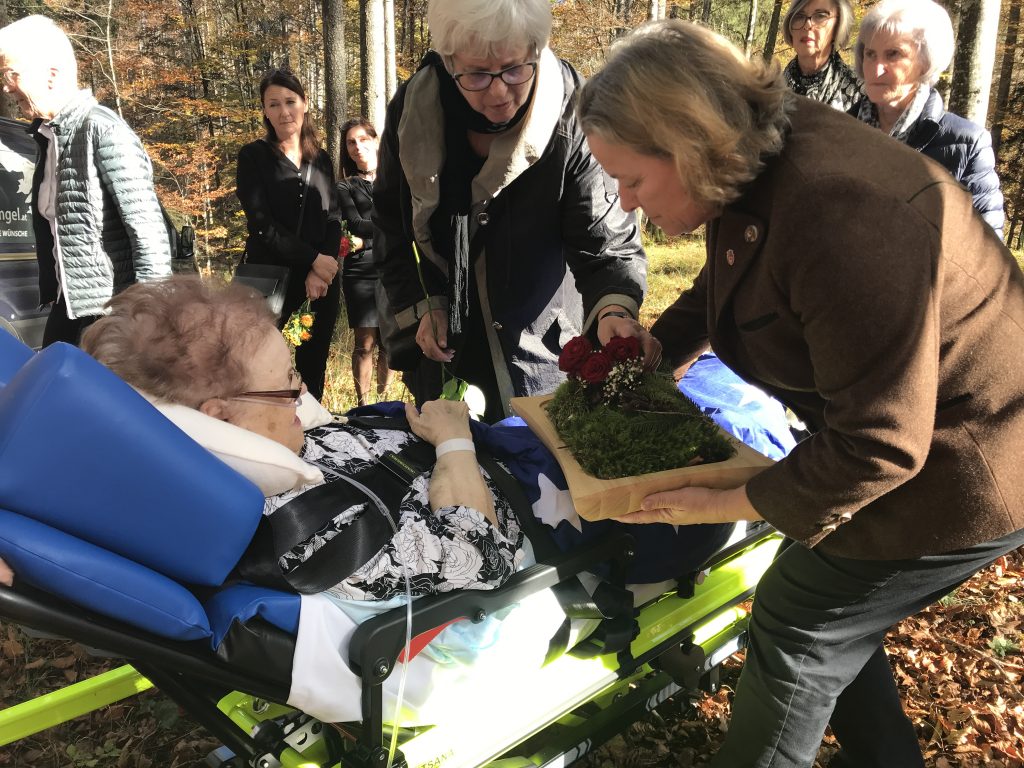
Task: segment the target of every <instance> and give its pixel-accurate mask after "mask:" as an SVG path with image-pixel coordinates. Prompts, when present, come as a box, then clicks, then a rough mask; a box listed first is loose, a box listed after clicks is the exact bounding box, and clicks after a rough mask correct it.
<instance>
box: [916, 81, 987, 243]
mask: <svg viewBox="0 0 1024 768" xmlns="http://www.w3.org/2000/svg"><path fill="white" fill-rule="evenodd" d="M907 145H908V146H910V147H912V148H914V149H916V150H918V151H919V152H920V153H921V154H923V155H925V156H927V157H930V158H932V159H933V160H936V161H938V162H939V163H941V164H942V165H943V167H945V168H946V170H948V171H949V172H950V173H951V174H953V178H955V179H956V180H957V181H959V182H960V183H961V184H963V185H964V186H965V187H967V189H968V191H970V193H971V197H972V198H973V199H974V207H975V208H976V209H977V211H978V212H979V213H980V214H981V215H982V217H983V218H984V219H985V221H987V222H988V223H989V225H990V226H991V227H992V229H994V230H995V231H996V234H997V235H999V237H1000V238H1001V237H1002V236H1003V220H1004V217H1003V192H1002V190H1001V189H1000V188H999V176H997V175H996V157H995V154H994V153H993V152H992V136H991V135H990V134H989V132H988V131H986V130H985V129H984V128H982V127H981V126H980V125H978V124H976V123H972V122H971V121H970V120H967V119H965V118H963V117H960V116H959V115H954V114H953V113H952V112H947V111H946V109H945V107H944V106H943V105H942V96H940V95H939V93H938V91H934V90H933V91H932V92H931V93H930V94H929V95H928V101H926V102H925V105H924V111H923V112H922V113H921V117H920V118H918V121H917V123H916V124H915V125H914V127H913V128H911V130H910V134H909V135H908V136H907Z"/></svg>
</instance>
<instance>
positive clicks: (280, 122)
mask: <svg viewBox="0 0 1024 768" xmlns="http://www.w3.org/2000/svg"><path fill="white" fill-rule="evenodd" d="M260 101H261V103H262V105H263V124H264V125H265V126H266V129H267V132H266V135H265V136H264V137H263V138H261V139H258V140H257V141H254V142H252V143H250V144H246V145H245V146H244V147H242V149H241V151H240V152H239V153H238V182H237V186H238V189H237V194H238V199H239V200H240V201H241V203H242V209H243V210H244V211H245V217H246V225H247V227H248V230H249V236H248V238H247V239H246V241H245V257H244V258H245V260H246V261H248V262H251V263H253V264H278V265H284V266H288V267H290V268H291V275H290V279H289V282H288V292H287V295H286V297H285V302H284V308H283V310H282V312H281V318H282V322H283V321H284V320H286V319H287V318H288V316H289V315H290V314H291V313H292V312H294V311H295V310H296V309H298V307H299V305H301V304H302V302H304V301H305V300H306V299H307V298H308V299H311V300H312V302H313V304H312V308H313V311H314V312H315V313H316V321H315V324H314V327H313V337H312V339H310V340H309V341H306V342H305V343H304V344H302V346H300V347H299V348H298V349H297V350H296V352H295V367H296V369H297V370H298V372H299V374H301V376H302V379H303V381H305V382H306V386H307V387H308V388H309V391H310V392H311V393H312V394H313V395H314V396H315V397H316V398H318V399H319V398H321V397H322V396H323V390H324V373H325V371H326V369H327V354H328V352H329V351H330V346H331V336H332V335H333V333H334V323H335V321H336V320H337V319H338V307H339V305H340V302H341V290H340V287H339V285H338V281H337V280H335V277H336V275H337V273H338V247H339V245H340V242H341V211H340V209H339V208H338V198H337V194H336V192H335V188H334V168H333V166H332V165H331V160H330V158H329V157H328V156H327V153H326V152H324V150H323V149H322V148H321V147H320V142H319V140H318V138H317V135H316V130H315V128H314V127H313V124H312V121H311V120H310V118H309V114H308V112H309V105H308V104H307V103H306V91H305V89H304V88H303V87H302V83H300V82H299V80H298V79H297V78H296V77H295V75H293V74H292V73H291V72H288V71H287V70H283V69H273V70H271V71H269V72H268V73H267V74H266V75H264V76H263V80H262V81H261V82H260Z"/></svg>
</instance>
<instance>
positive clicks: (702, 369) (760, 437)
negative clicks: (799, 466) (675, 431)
mask: <svg viewBox="0 0 1024 768" xmlns="http://www.w3.org/2000/svg"><path fill="white" fill-rule="evenodd" d="M679 391H680V392H682V393H683V394H684V395H686V396H687V397H689V398H690V399H691V400H693V402H695V403H696V404H697V406H698V407H699V408H700V409H701V410H702V411H703V412H704V413H706V414H707V415H708V416H710V417H711V418H712V419H714V420H715V422H716V423H717V424H718V425H719V426H721V427H722V429H724V430H726V431H727V432H729V433H731V434H733V435H735V436H736V437H737V438H738V439H739V440H742V441H743V442H744V443H746V444H747V445H749V446H750V447H751V448H753V449H754V450H755V451H759V452H760V453H763V454H764V455H765V456H767V457H768V458H770V459H776V460H778V459H781V458H782V457H784V456H785V455H786V454H788V453H789V452H790V451H791V450H792V449H793V447H794V446H795V445H796V440H795V439H794V438H793V434H792V433H791V432H790V431H789V423H788V422H787V420H786V409H785V408H784V407H783V405H782V403H780V402H779V401H778V400H775V399H774V398H772V397H769V396H768V395H766V394H765V393H764V392H763V391H761V390H760V389H758V388H757V387H754V386H751V385H750V384H747V382H745V381H744V380H743V379H741V378H740V377H739V376H737V375H736V374H735V373H733V372H732V371H731V370H730V369H729V368H727V367H726V366H725V364H724V363H723V362H722V361H721V360H719V359H718V357H717V356H715V355H710V354H709V355H701V356H700V357H699V358H698V359H697V362H695V363H694V364H693V365H691V366H690V369H689V370H688V371H687V372H686V375H685V376H684V377H683V378H682V380H681V381H680V382H679Z"/></svg>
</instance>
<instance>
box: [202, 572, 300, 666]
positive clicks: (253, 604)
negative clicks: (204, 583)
mask: <svg viewBox="0 0 1024 768" xmlns="http://www.w3.org/2000/svg"><path fill="white" fill-rule="evenodd" d="M299 602H300V598H299V596H298V595H296V594H291V593H288V592H281V591H279V590H276V589H268V588H267V587H257V586H254V585H252V584H232V585H231V586H230V587H225V588H224V589H222V590H220V591H219V592H217V593H216V594H215V595H214V596H213V597H211V598H210V599H209V600H207V601H206V603H205V604H204V607H205V608H206V613H207V614H208V615H209V617H210V627H211V628H212V629H213V637H212V638H211V639H210V643H211V645H212V646H213V649H214V650H217V648H218V647H219V646H220V644H221V641H223V640H224V636H225V635H226V634H227V633H228V630H230V629H231V624H232V623H233V622H236V621H237V622H239V623H241V624H245V622H247V621H249V619H251V618H252V617H253V616H259V617H260V618H262V619H263V620H265V621H267V622H269V623H270V624H273V625H274V626H275V627H277V628H278V629H281V630H284V631H285V632H287V633H289V634H292V635H294V634H297V633H298V631H299Z"/></svg>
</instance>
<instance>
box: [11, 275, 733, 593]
mask: <svg viewBox="0 0 1024 768" xmlns="http://www.w3.org/2000/svg"><path fill="white" fill-rule="evenodd" d="M82 347H83V349H84V350H85V351H86V352H88V353H90V354H91V355H92V356H93V357H95V358H96V359H97V360H99V361H100V362H102V363H104V364H105V365H106V366H107V367H109V368H110V369H111V370H113V371H114V372H115V373H117V374H118V375H119V376H120V377H121V378H122V379H124V380H125V381H127V382H128V383H129V384H131V385H132V386H134V387H135V388H136V389H138V390H140V391H141V392H142V393H144V394H145V395H146V396H147V397H148V398H149V399H150V400H151V401H152V402H153V403H154V405H156V407H157V408H158V409H159V410H160V411H161V412H162V413H163V414H164V415H165V416H167V417H168V418H169V419H170V420H171V421H172V422H174V423H175V424H177V425H178V426H179V427H180V428H181V429H182V430H183V431H184V432H186V433H187V434H188V435H189V436H191V437H192V438H193V439H195V440H196V441H197V442H199V443H200V444H201V445H203V446H204V447H206V448H208V449H209V450H211V451H212V452H214V453H215V454H216V455H217V456H218V457H220V458H222V459H225V460H226V461H227V463H229V464H230V465H231V466H232V467H233V468H235V469H236V470H238V471H240V472H241V473H242V474H243V475H245V476H247V477H248V478H249V479H250V480H252V481H253V482H254V483H255V484H256V485H257V486H259V487H260V489H261V490H262V491H263V494H264V496H265V497H266V505H265V509H264V511H265V513H266V514H267V515H268V518H267V519H268V520H273V519H274V515H275V514H278V512H279V511H280V512H281V513H282V514H281V515H280V517H284V516H285V513H287V512H289V511H290V510H291V509H292V508H293V507H294V506H295V505H296V503H298V504H300V505H302V504H305V506H307V507H308V506H319V507H320V509H318V510H316V511H317V512H318V514H319V518H317V519H318V521H319V522H318V523H317V525H316V526H314V527H313V529H311V530H313V531H314V535H312V536H310V537H308V539H307V540H305V541H303V542H301V544H300V545H297V546H295V547H293V548H291V549H290V550H289V551H287V552H285V553H281V552H277V553H275V556H274V557H273V558H271V563H272V565H276V566H279V568H280V571H281V574H280V575H281V576H283V577H284V581H280V582H277V581H274V580H271V582H270V583H269V584H268V585H269V586H281V587H284V588H285V589H288V588H289V586H288V585H289V584H290V585H291V586H292V587H296V588H297V590H298V591H303V592H311V591H323V592H325V594H326V595H327V596H328V597H329V598H331V599H332V600H334V601H335V602H336V603H338V604H339V605H340V606H341V607H342V608H346V607H349V608H350V607H351V606H352V601H367V600H372V601H386V600H389V599H391V598H395V597H399V596H400V595H403V594H404V593H405V578H404V575H405V570H406V569H408V576H409V578H410V581H411V591H412V594H413V595H414V596H420V595H427V594H434V593H439V592H447V591H450V590H453V589H494V588H496V587H498V586H500V585H501V584H503V583H504V582H505V581H506V580H507V579H508V578H509V577H510V576H511V575H512V574H513V573H514V572H515V571H516V570H517V569H518V568H520V567H522V566H523V565H524V564H525V563H524V557H525V555H524V549H523V547H524V536H523V532H522V530H521V527H520V523H519V520H518V519H517V517H516V515H515V510H513V509H512V507H511V506H510V503H509V499H508V498H507V496H506V494H505V493H503V492H502V491H500V490H498V487H496V486H495V483H494V481H493V480H492V478H491V477H490V476H489V475H488V474H486V473H485V472H483V471H481V469H480V467H479V465H478V462H477V459H478V457H477V456H476V455H475V453H474V451H473V444H472V442H471V441H469V438H470V428H469V423H468V417H467V412H466V408H465V406H464V405H463V404H461V403H451V402H442V401H438V402H430V403H427V404H426V405H425V406H424V408H423V410H422V412H418V411H417V410H416V409H415V408H413V407H412V406H411V405H408V406H406V416H407V417H408V420H409V426H410V428H411V429H412V431H413V432H414V433H415V435H418V436H419V437H420V438H422V440H423V441H426V443H428V444H429V445H432V446H434V447H435V448H438V449H439V450H438V451H437V460H436V464H434V456H433V454H434V451H432V450H430V449H429V446H428V447H427V452H428V453H429V454H430V456H429V460H428V461H427V462H426V463H427V464H428V465H432V467H430V468H429V469H427V470H425V471H422V472H418V473H416V474H415V476H414V477H410V478H409V479H408V481H407V482H406V483H405V484H404V485H401V484H399V488H398V492H397V495H396V493H395V490H394V487H392V492H391V497H392V499H393V502H394V503H393V507H395V508H396V509H395V511H396V514H393V515H391V517H393V518H394V520H395V523H396V525H395V530H393V531H389V532H388V534H387V536H385V537H384V538H383V539H381V540H380V546H379V547H377V548H375V549H374V550H371V551H368V552H364V553H363V554H364V555H365V557H363V558H362V559H360V560H359V561H358V562H355V563H350V565H351V566H352V567H351V568H341V566H340V565H338V562H337V561H338V560H339V558H335V557H331V556H330V554H331V546H332V545H331V544H330V542H331V541H333V540H334V539H335V538H337V539H338V541H336V542H335V543H336V544H342V548H344V545H343V540H344V539H346V538H351V537H352V531H354V530H355V529H356V528H357V527H358V526H357V525H356V523H357V522H358V521H359V520H360V518H363V517H366V516H369V517H372V518H375V519H377V520H378V521H379V520H384V518H383V517H382V516H380V512H379V511H378V509H376V508H375V506H374V505H373V504H372V502H371V501H369V500H367V497H366V496H365V495H360V494H356V498H357V499H358V503H352V502H351V501H350V502H347V503H341V504H339V503H338V502H337V501H336V500H335V501H333V502H332V501H331V499H330V498H327V499H324V498H317V497H316V493H317V489H318V488H319V489H320V490H326V489H325V488H323V486H324V485H325V480H326V482H327V484H329V485H335V483H333V482H332V481H333V480H335V479H337V478H338V477H339V476H342V475H346V476H352V475H354V476H355V477H356V478H357V479H358V478H360V477H362V478H363V479H364V481H365V482H366V483H367V484H369V485H371V486H372V488H371V490H372V491H373V492H374V494H375V495H378V496H382V497H383V496H386V494H385V492H384V491H385V490H386V489H383V488H381V487H380V485H379V483H378V481H379V480H380V475H379V474H378V475H376V476H374V475H372V473H371V474H370V475H366V474H365V472H366V471H367V470H368V468H370V467H372V465H374V464H375V463H377V462H378V459H380V458H381V457H384V456H387V455H394V454H398V455H400V456H402V455H404V454H403V449H406V450H409V449H413V448H416V447H417V446H416V444H419V447H420V448H423V447H424V445H423V444H422V443H420V441H419V440H417V439H416V437H414V436H413V435H411V434H409V433H408V432H407V431H395V430H391V429H374V428H371V427H368V426H366V425H365V424H356V423H336V422H331V423H327V424H322V425H320V426H318V427H316V428H314V429H311V430H310V431H308V432H306V433H305V435H304V434H303V429H302V424H301V423H300V420H299V417H298V415H297V412H296V411H297V404H298V400H299V395H300V389H301V383H300V382H299V380H298V377H297V375H296V373H295V371H294V370H293V368H292V365H291V356H290V354H289V349H288V347H287V345H286V343H285V341H284V339H283V338H282V337H281V334H280V332H279V331H277V329H276V327H275V325H274V321H273V318H272V316H271V315H270V313H269V312H268V311H267V310H266V308H265V306H264V304H263V302H262V301H260V300H259V298H258V297H256V296H254V295H253V294H252V293H251V292H250V291H248V290H247V289H245V288H244V287H240V286H228V287H226V288H210V287H207V286H205V285H204V284H202V283H201V282H200V281H199V280H197V279H195V278H188V277H174V278H170V279H168V280H165V281H161V282H159V283H150V284H141V285H138V286H132V287H131V288H130V289H128V290H126V291H124V292H123V293H121V294H119V295H118V296H116V297H115V298H114V299H113V300H112V301H111V303H110V313H109V314H108V315H107V316H106V317H104V318H102V319H101V320H99V321H97V322H96V323H95V324H94V326H93V327H92V328H90V329H89V331H88V333H87V334H86V335H85V336H84V337H83V340H82ZM521 431H524V432H525V430H521ZM296 454H297V455H296ZM238 456H245V457H247V458H248V460H247V461H243V462H241V463H238V462H236V461H234V458H235V457H238ZM367 477H370V479H367ZM508 479H511V478H508ZM392 486H394V483H393V482H392ZM311 491H313V494H312V495H308V494H309V492H311ZM345 498H348V499H350V500H351V498H352V496H351V494H349V496H347V497H345ZM307 499H309V500H311V501H309V502H307V501H306V500H307ZM542 514H543V513H542ZM548 518H549V516H548V515H545V521H546V522H549V523H552V521H551V520H550V519H548ZM556 523H557V521H555V523H552V524H556ZM389 525H390V523H389ZM573 525H574V526H576V527H582V529H583V538H587V535H588V532H589V531H588V524H586V523H580V522H579V521H578V520H577V521H574V523H573ZM606 525H617V524H615V523H606ZM307 527H308V526H307ZM597 527H598V526H596V525H595V526H591V529H596V528H597ZM723 528H724V527H723ZM652 533H654V532H653V531H652ZM677 535H678V538H679V539H682V538H684V537H685V539H686V540H687V541H686V546H685V547H680V548H679V549H673V548H672V546H671V545H668V548H667V549H659V552H658V555H659V557H660V558H661V559H663V560H674V561H676V562H666V563H664V564H663V565H662V566H661V567H660V569H659V571H660V572H661V573H660V574H659V575H657V576H656V577H655V578H644V577H642V576H641V577H640V578H636V577H635V574H634V578H633V580H634V581H647V580H650V581H654V580H660V579H664V578H668V577H669V575H670V574H678V573H682V572H684V571H685V570H686V569H689V568H692V567H695V566H696V565H697V564H698V563H699V562H701V561H702V560H703V558H704V557H706V556H707V555H709V554H710V553H711V552H712V551H714V550H715V549H716V548H717V547H718V546H719V545H720V544H721V543H722V541H724V539H725V537H726V536H727V535H728V534H727V532H726V531H724V530H717V529H716V527H715V526H700V527H698V528H695V529H692V530H691V531H688V532H686V533H684V534H678V532H677ZM655 538H657V539H658V542H657V544H655V545H654V546H655V547H657V548H660V547H662V546H663V545H664V542H665V540H666V539H669V538H675V537H669V536H664V535H660V536H658V537H655ZM641 548H642V549H643V548H644V547H643V544H642V543H641ZM253 549H254V547H250V551H252V550H253ZM325 555H327V557H324V556H325ZM341 559H343V558H341ZM683 560H689V561H691V562H682V561H683ZM313 561H318V562H315V563H314V562H313ZM325 561H326V565H325ZM264 564H265V563H264ZM243 565H245V561H244V560H243ZM338 568H341V570H338ZM676 569H678V570H676ZM271 570H276V569H271ZM304 571H305V572H307V573H310V574H312V575H311V576H303V575H302V574H303V572H304ZM332 574H333V575H334V576H335V578H333V579H332V578H327V577H330V576H331V575H332ZM662 574H663V575H662ZM242 575H243V576H244V577H246V578H248V579H249V580H253V581H260V579H259V578H258V577H254V574H253V573H252V572H246V571H245V570H244V569H243V571H242ZM295 576H298V578H289V577H295ZM10 579H11V574H10V569H8V568H7V566H6V565H5V564H3V562H2V561H0V581H5V582H6V583H10ZM311 581H312V583H314V584H316V585H318V586H317V588H316V589H309V588H308V587H309V585H310V583H311ZM286 582H287V583H286ZM263 583H267V582H266V580H264V581H263ZM304 587H306V588H304Z"/></svg>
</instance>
